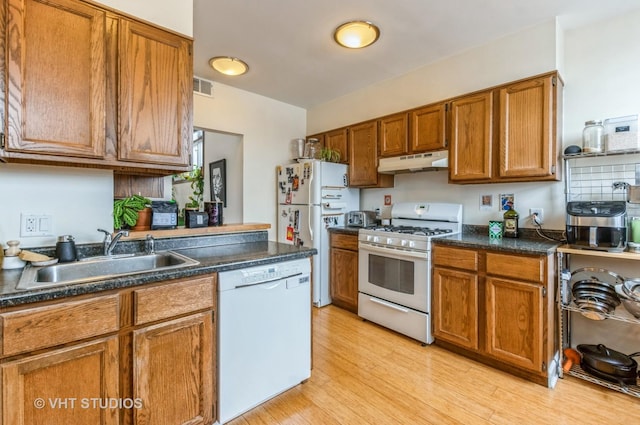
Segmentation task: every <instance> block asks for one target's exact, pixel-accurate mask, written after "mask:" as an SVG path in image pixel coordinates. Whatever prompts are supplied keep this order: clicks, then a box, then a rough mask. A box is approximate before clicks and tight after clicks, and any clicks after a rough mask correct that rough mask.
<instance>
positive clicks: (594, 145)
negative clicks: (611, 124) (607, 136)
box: [582, 120, 604, 152]
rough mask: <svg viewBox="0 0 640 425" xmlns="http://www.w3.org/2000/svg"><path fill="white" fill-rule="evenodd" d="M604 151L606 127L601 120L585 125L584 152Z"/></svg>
mask: <svg viewBox="0 0 640 425" xmlns="http://www.w3.org/2000/svg"><path fill="white" fill-rule="evenodd" d="M603 149H604V126H603V125H602V121H601V120H591V121H587V122H585V123H584V130H582V152H602V151H603Z"/></svg>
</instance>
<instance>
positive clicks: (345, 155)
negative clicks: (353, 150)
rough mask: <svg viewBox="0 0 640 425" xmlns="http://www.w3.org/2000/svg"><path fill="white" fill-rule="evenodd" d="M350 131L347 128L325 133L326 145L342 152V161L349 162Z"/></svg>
mask: <svg viewBox="0 0 640 425" xmlns="http://www.w3.org/2000/svg"><path fill="white" fill-rule="evenodd" d="M348 140H349V139H348V131H347V129H346V128H341V129H339V130H333V131H329V132H328V133H325V135H324V146H325V147H327V148H330V149H333V150H336V151H338V152H340V162H341V163H343V164H348V163H349V149H348V146H349V145H348Z"/></svg>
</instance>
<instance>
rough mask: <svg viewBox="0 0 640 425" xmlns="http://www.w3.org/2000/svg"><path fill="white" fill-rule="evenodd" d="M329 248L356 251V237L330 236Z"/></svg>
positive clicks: (333, 234) (335, 234)
mask: <svg viewBox="0 0 640 425" xmlns="http://www.w3.org/2000/svg"><path fill="white" fill-rule="evenodd" d="M331 247H332V248H342V249H350V250H352V251H357V250H358V235H345V234H341V233H332V234H331Z"/></svg>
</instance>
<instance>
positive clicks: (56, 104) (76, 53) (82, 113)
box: [3, 0, 107, 158]
mask: <svg viewBox="0 0 640 425" xmlns="http://www.w3.org/2000/svg"><path fill="white" fill-rule="evenodd" d="M3 3H4V2H3ZM3 7H5V9H8V10H5V16H6V19H7V31H6V37H7V38H6V39H5V40H4V48H3V52H4V51H6V60H7V63H6V70H7V74H8V80H7V84H6V94H4V93H3V95H4V96H5V99H9V103H8V109H7V110H6V111H5V116H3V121H4V132H5V135H6V145H5V149H6V150H7V151H8V152H26V153H34V154H45V155H61V156H77V157H85V158H104V157H105V110H106V88H107V85H106V62H107V50H106V12H105V11H104V10H100V9H96V8H95V7H92V6H90V5H88V4H86V3H82V2H79V1H71V0H66V1H65V0H55V1H41V0H40V1H39V0H9V1H8V2H7V3H6V6H3ZM3 103H4V102H3ZM5 120H6V121H5Z"/></svg>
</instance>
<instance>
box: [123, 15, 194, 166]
mask: <svg viewBox="0 0 640 425" xmlns="http://www.w3.org/2000/svg"><path fill="white" fill-rule="evenodd" d="M191 45H192V43H191V42H190V41H189V40H186V39H184V38H183V37H180V36H178V35H175V34H172V33H169V32H166V31H162V30H160V29H158V28H154V27H151V26H148V25H144V24H142V23H139V22H133V21H128V20H125V19H121V20H120V36H119V60H120V81H119V105H118V106H119V119H120V122H119V131H118V134H119V137H118V139H119V150H118V159H119V160H122V161H134V162H141V163H152V164H166V165H176V166H186V165H188V164H189V162H190V151H191V138H192V117H191V109H192V97H193V94H192V85H193V80H192V78H191V75H193V71H192V67H193V65H192V59H191Z"/></svg>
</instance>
